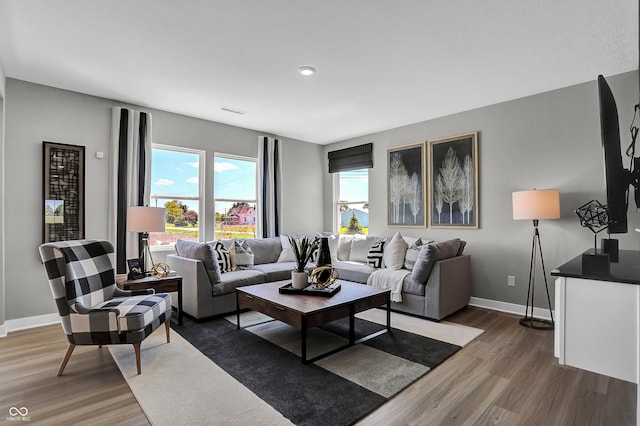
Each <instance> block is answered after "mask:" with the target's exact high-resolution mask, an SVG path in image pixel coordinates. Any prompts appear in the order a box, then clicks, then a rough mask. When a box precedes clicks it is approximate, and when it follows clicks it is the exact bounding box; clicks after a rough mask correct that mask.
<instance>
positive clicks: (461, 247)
mask: <svg viewBox="0 0 640 426" xmlns="http://www.w3.org/2000/svg"><path fill="white" fill-rule="evenodd" d="M466 246H467V242H466V241H465V240H460V247H459V248H458V252H457V253H456V256H462V252H463V251H464V248H465V247H466Z"/></svg>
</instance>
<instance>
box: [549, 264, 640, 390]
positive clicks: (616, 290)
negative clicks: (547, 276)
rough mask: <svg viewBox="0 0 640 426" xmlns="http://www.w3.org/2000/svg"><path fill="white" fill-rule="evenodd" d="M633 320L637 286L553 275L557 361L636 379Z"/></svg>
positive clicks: (639, 300) (639, 315)
mask: <svg viewBox="0 0 640 426" xmlns="http://www.w3.org/2000/svg"><path fill="white" fill-rule="evenodd" d="M554 275H556V274H554ZM638 278H639V279H640V277H638ZM639 324H640V285H638V284H629V283H620V282H613V281H600V280H594V279H583V278H574V277H566V276H560V277H558V278H557V280H556V327H555V336H554V337H555V348H554V354H555V356H556V357H557V358H558V359H559V362H560V364H563V365H570V366H573V367H578V368H582V369H585V370H589V371H593V372H596V373H600V374H604V375H607V376H610V377H615V378H617V379H622V380H626V381H629V382H633V383H639V382H640V376H639V370H640V365H639V364H640V357H639V354H640V338H639V334H640V325H639Z"/></svg>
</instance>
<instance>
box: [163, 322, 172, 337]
mask: <svg viewBox="0 0 640 426" xmlns="http://www.w3.org/2000/svg"><path fill="white" fill-rule="evenodd" d="M164 327H165V329H166V330H167V343H171V337H169V334H170V333H169V332H170V331H171V320H166V321H165V322H164Z"/></svg>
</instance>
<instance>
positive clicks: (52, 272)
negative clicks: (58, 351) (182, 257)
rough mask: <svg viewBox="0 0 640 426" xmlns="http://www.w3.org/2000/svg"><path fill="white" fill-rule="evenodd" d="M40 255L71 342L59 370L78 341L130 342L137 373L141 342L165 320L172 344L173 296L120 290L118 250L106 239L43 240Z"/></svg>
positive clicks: (139, 370)
mask: <svg viewBox="0 0 640 426" xmlns="http://www.w3.org/2000/svg"><path fill="white" fill-rule="evenodd" d="M40 257H41V258H42V261H43V263H44V267H45V269H46V271H47V275H48V277H49V286H50V287H51V292H52V293H53V297H54V299H55V301H56V306H57V308H58V312H59V314H60V318H61V322H62V329H63V330H64V333H65V334H66V335H67V339H68V340H69V347H68V348H67V352H66V354H65V356H64V359H63V360H62V364H61V365H60V368H59V369H58V376H61V375H62V372H63V371H64V368H65V366H66V365H67V362H68V361H69V358H70V357H71V354H72V353H73V350H74V349H75V347H76V345H100V346H102V345H112V344H124V343H128V344H132V345H133V347H134V350H135V354H136V364H137V367H138V374H140V373H141V368H140V344H141V342H142V341H143V340H144V339H145V338H146V337H147V336H148V335H150V334H151V333H152V332H153V331H154V330H155V329H157V328H158V327H159V326H160V325H161V324H162V323H164V324H165V327H166V334H167V343H169V329H170V328H169V319H170V318H171V296H170V295H169V294H165V293H158V294H154V293H155V292H154V290H153V289H149V290H147V291H142V292H131V291H123V290H120V289H119V288H118V287H117V286H116V283H115V271H114V269H113V260H114V259H113V258H114V251H113V246H112V245H111V243H109V242H108V241H99V240H77V241H60V242H55V243H45V244H42V245H41V246H40Z"/></svg>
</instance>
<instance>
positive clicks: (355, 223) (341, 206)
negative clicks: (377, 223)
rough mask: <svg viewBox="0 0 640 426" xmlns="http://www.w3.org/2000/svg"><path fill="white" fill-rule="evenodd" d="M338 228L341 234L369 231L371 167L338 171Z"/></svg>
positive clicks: (365, 232)
mask: <svg viewBox="0 0 640 426" xmlns="http://www.w3.org/2000/svg"><path fill="white" fill-rule="evenodd" d="M336 175H337V180H338V188H337V191H338V194H337V195H338V197H337V200H339V201H338V203H337V211H338V229H339V232H340V233H341V234H364V235H367V234H368V233H369V169H358V170H351V171H348V172H339V173H336Z"/></svg>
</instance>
